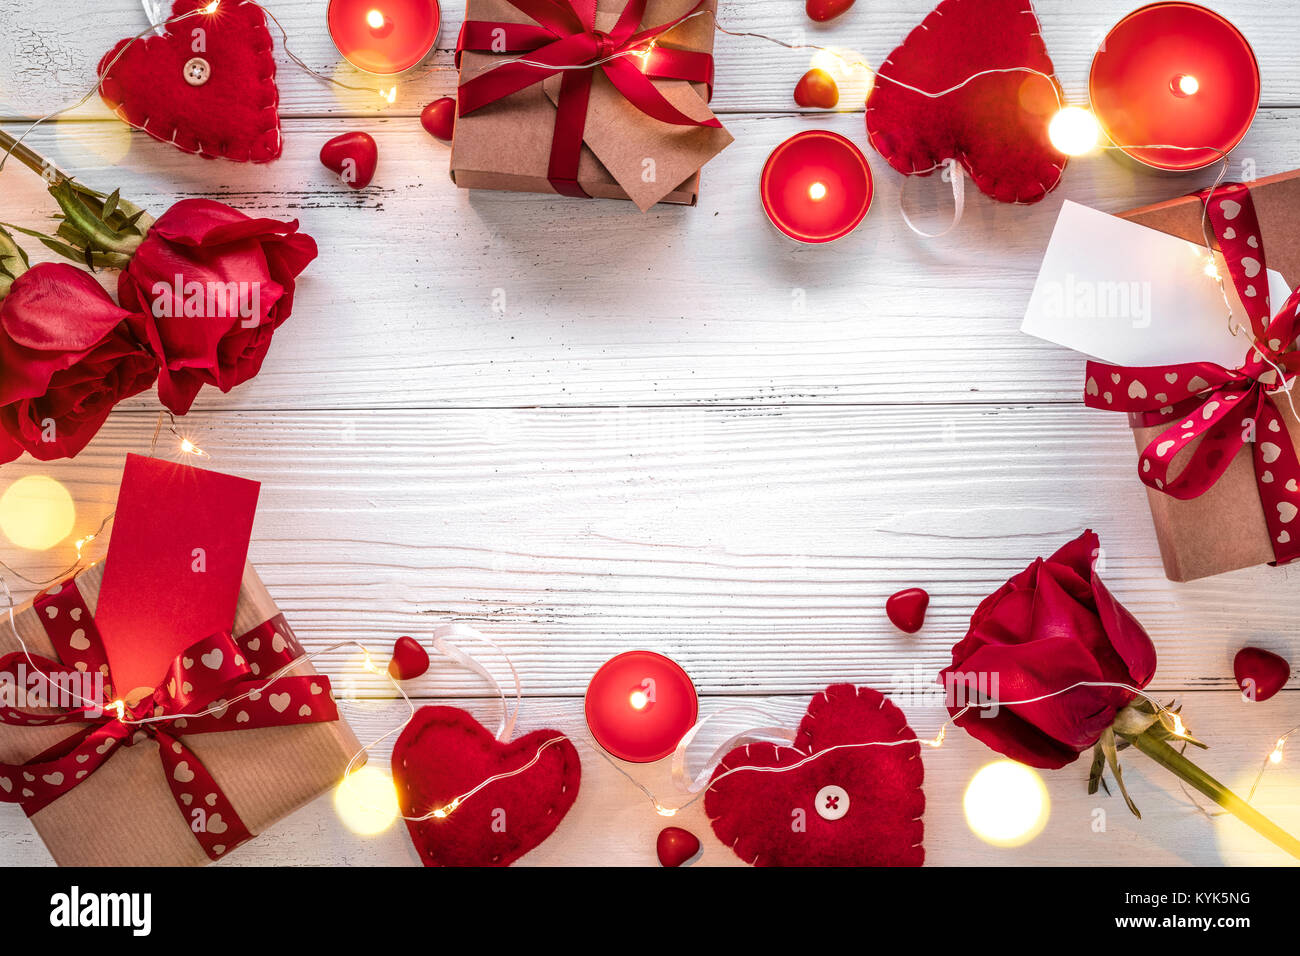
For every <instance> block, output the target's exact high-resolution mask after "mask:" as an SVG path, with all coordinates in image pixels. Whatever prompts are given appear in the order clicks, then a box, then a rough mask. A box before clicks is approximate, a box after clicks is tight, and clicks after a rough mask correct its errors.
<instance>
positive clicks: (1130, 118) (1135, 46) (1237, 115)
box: [1088, 3, 1260, 172]
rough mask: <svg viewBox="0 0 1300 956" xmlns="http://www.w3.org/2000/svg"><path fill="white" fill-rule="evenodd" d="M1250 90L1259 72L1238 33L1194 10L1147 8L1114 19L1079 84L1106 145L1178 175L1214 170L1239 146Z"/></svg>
mask: <svg viewBox="0 0 1300 956" xmlns="http://www.w3.org/2000/svg"><path fill="white" fill-rule="evenodd" d="M1259 90H1260V81H1259V64H1258V62H1256V60H1255V53H1254V51H1253V50H1252V49H1251V48H1250V44H1249V43H1248V42H1247V41H1246V38H1245V37H1244V36H1242V34H1241V31H1239V30H1238V29H1237V28H1236V27H1234V26H1233V25H1232V24H1231V23H1229V22H1228V21H1227V20H1226V19H1224V18H1223V17H1222V16H1220V15H1219V14H1217V13H1215V12H1214V11H1213V10H1207V9H1206V8H1205V7H1201V6H1197V5H1196V4H1194V3H1153V4H1150V5H1149V6H1145V7H1142V8H1141V9H1139V10H1135V11H1133V12H1132V13H1130V14H1129V15H1128V16H1126V17H1125V18H1124V19H1122V20H1120V22H1119V23H1117V24H1116V25H1115V27H1114V28H1113V29H1112V30H1111V31H1110V33H1108V34H1107V35H1106V40H1105V42H1104V43H1103V44H1102V46H1101V49H1100V50H1098V51H1097V55H1096V56H1094V57H1093V60H1092V71H1091V73H1090V75H1089V78H1088V91H1089V97H1090V99H1091V100H1092V109H1093V112H1094V113H1096V115H1097V121H1098V122H1099V123H1100V124H1101V128H1102V130H1103V131H1104V132H1105V133H1106V135H1107V136H1108V137H1109V138H1110V140H1111V142H1113V143H1114V144H1115V145H1116V146H1118V147H1119V148H1120V149H1121V150H1122V151H1123V152H1124V153H1125V154H1126V155H1128V156H1129V157H1131V158H1132V159H1135V160H1137V161H1138V162H1139V163H1142V164H1144V165H1146V166H1150V167H1153V168H1155V169H1162V170H1173V171H1179V172H1181V171H1186V170H1193V169H1201V168H1203V167H1205V166H1208V165H1210V164H1212V163H1214V162H1217V161H1218V160H1220V159H1222V158H1223V155H1224V154H1226V153H1227V152H1229V151H1230V150H1232V149H1233V148H1234V147H1236V146H1237V144H1238V143H1240V142H1241V140H1242V137H1244V136H1245V135H1246V131H1247V130H1248V129H1250V124H1251V123H1252V122H1253V120H1254V118H1255V111H1256V110H1257V109H1258V108H1259ZM1162 146H1174V147H1182V148H1178V149H1168V148H1161V147H1162Z"/></svg>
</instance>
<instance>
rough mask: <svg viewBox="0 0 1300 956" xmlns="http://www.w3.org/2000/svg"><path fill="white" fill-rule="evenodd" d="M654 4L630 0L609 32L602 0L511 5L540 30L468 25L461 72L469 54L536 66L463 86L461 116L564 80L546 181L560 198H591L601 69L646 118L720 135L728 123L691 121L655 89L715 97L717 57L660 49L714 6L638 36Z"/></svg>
mask: <svg viewBox="0 0 1300 956" xmlns="http://www.w3.org/2000/svg"><path fill="white" fill-rule="evenodd" d="M647 2H648V0H628V3H627V5H626V6H625V7H624V8H623V12H622V13H621V14H620V15H619V18H618V22H617V23H616V24H615V25H614V28H613V29H612V30H610V31H609V32H608V33H605V32H603V31H601V30H597V29H596V25H595V24H596V0H509V3H510V5H511V6H513V7H515V8H516V9H517V10H519V11H520V12H522V13H524V14H525V15H527V16H529V17H531V18H532V19H533V20H534V21H536V23H537V24H538V25H537V26H534V25H532V24H519V23H500V22H493V21H490V20H467V21H466V22H465V24H464V25H463V26H462V27H461V30H460V38H459V39H458V40H457V41H456V65H457V66H458V67H459V66H460V58H461V54H462V53H464V52H465V51H466V50H469V51H471V52H474V53H494V54H520V53H527V54H528V60H529V61H530V62H529V63H521V62H506V63H502V64H501V65H500V66H495V67H493V68H491V69H489V70H486V71H484V72H483V73H480V74H479V75H478V76H474V77H471V78H469V79H468V80H465V81H463V82H462V83H461V84H460V88H459V90H458V93H457V99H458V103H459V107H458V109H459V113H460V115H461V116H465V115H467V114H469V113H472V112H474V111H475V110H478V109H482V108H483V107H484V106H487V105H488V104H489V103H495V102H497V101H499V100H501V99H504V98H505V97H507V96H510V95H512V94H514V93H518V92H519V91H520V90H523V89H527V88H528V87H530V86H532V85H533V84H534V83H541V82H542V81H544V80H546V79H547V78H548V77H551V76H554V75H555V74H557V73H562V74H563V77H562V79H561V82H560V95H559V98H558V100H557V104H556V110H555V131H554V133H553V135H552V138H551V158H550V164H549V167H548V169H547V178H548V179H549V180H550V182H551V186H552V187H553V188H554V189H555V191H556V192H558V193H561V194H562V195H565V196H575V197H586V196H587V192H586V190H584V189H583V188H582V187H581V186H580V185H578V162H579V160H580V159H581V157H582V137H583V131H584V128H585V126H586V122H587V104H588V102H589V100H590V98H591V84H592V80H593V78H594V74H595V71H596V70H600V71H601V72H603V73H604V74H605V76H606V77H607V78H608V79H609V81H610V82H611V83H612V84H614V87H615V89H617V90H618V91H619V92H620V93H622V94H623V96H624V97H625V98H626V99H627V101H628V102H629V103H631V104H632V105H633V106H635V107H636V108H637V109H638V110H640V111H641V112H642V113H644V114H646V115H647V116H650V117H653V118H654V119H657V120H659V121H660V122H663V123H670V124H672V125H675V126H710V127H714V128H719V129H720V128H721V127H722V124H721V123H720V122H719V121H718V120H717V119H716V118H711V119H707V120H697V119H692V118H691V117H689V116H687V115H686V114H685V113H683V112H682V111H681V110H679V109H678V108H677V107H675V106H673V104H672V103H670V102H669V101H668V100H667V98H665V97H664V95H663V94H662V93H661V92H659V89H658V88H657V87H656V86H655V85H654V83H653V82H651V81H652V80H655V79H662V80H689V81H691V82H694V83H705V84H707V85H708V88H709V96H710V97H712V95H713V57H712V56H711V55H710V54H708V53H699V52H696V51H692V50H672V49H664V48H662V47H660V46H658V45H657V44H655V43H653V41H655V40H657V39H658V38H659V37H661V36H663V35H664V34H665V33H667V32H668V31H670V30H672V29H674V28H676V27H678V26H680V25H681V24H682V23H683V22H685V21H686V20H687V19H688V18H689V17H691V16H692V15H694V14H696V13H698V12H699V11H700V10H703V9H704V8H705V6H706V4H707V2H708V0H700V2H699V3H697V4H696V5H695V6H694V7H692V8H691V9H690V10H689V11H687V12H686V13H684V14H682V15H681V16H680V17H678V18H677V19H675V20H671V21H669V22H668V23H665V24H662V25H661V26H657V27H650V28H648V29H645V30H637V27H638V26H639V25H640V23H641V18H642V17H643V16H644V15H645V8H646V3H647ZM611 58H612V59H611ZM533 64H546V65H544V66H536V65H533ZM579 67H586V68H585V69H579Z"/></svg>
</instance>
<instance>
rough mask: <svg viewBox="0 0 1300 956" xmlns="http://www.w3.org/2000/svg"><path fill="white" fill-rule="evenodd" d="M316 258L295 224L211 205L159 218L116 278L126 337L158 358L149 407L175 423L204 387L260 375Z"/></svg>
mask: <svg viewBox="0 0 1300 956" xmlns="http://www.w3.org/2000/svg"><path fill="white" fill-rule="evenodd" d="M315 258H316V243H315V241H314V240H313V239H312V238H311V237H310V236H307V235H304V234H302V233H299V232H298V223H297V222H296V221H294V222H280V221H278V220H275V219H253V218H250V217H249V216H246V215H244V214H243V213H242V212H239V211H238V210H236V209H232V208H231V207H229V206H227V205H225V204H223V203H219V202H214V201H212V200H210V199H185V200H182V201H181V202H178V203H177V204H176V205H174V206H172V207H171V208H170V209H169V210H167V212H165V213H163V214H162V215H161V216H160V217H158V221H157V222H155V223H154V224H153V226H152V227H151V228H150V229H149V231H148V233H147V234H146V235H145V238H144V241H143V242H142V243H141V244H140V247H139V248H138V249H137V250H136V251H135V253H134V255H132V257H131V261H130V263H129V264H128V265H127V267H126V269H125V270H124V271H123V272H122V274H121V275H120V276H119V277H118V286H117V292H118V299H119V300H120V301H121V303H122V305H123V306H124V307H126V308H128V309H131V310H133V311H135V312H136V313H137V314H136V315H135V316H134V317H133V318H132V328H133V329H134V331H135V332H136V334H137V335H138V336H139V338H140V340H141V341H143V342H145V343H146V344H147V345H148V346H149V348H150V349H151V350H152V351H153V353H154V354H155V355H156V356H157V357H158V361H159V363H160V364H161V366H162V368H161V370H160V373H159V379H158V397H159V398H160V399H161V401H162V403H163V404H164V405H166V406H167V407H168V408H169V409H171V410H172V411H173V412H175V413H176V414H178V415H184V414H185V413H186V412H188V411H189V410H190V406H191V405H192V404H193V402H194V398H195V396H196V395H198V393H199V389H201V388H202V387H203V386H204V385H215V386H216V387H217V388H219V389H221V391H223V392H229V391H230V390H231V389H232V388H234V387H236V386H237V385H241V384H242V383H244V382H246V381H248V380H249V379H251V378H252V377H253V376H255V375H256V374H257V373H258V372H259V371H260V370H261V368H262V361H263V360H264V359H265V358H266V353H267V350H268V349H269V348H270V347H271V337H272V336H273V335H274V334H275V330H276V329H278V328H279V327H280V325H281V324H282V323H283V322H284V321H285V320H286V319H287V318H289V314H290V313H291V312H292V310H293V294H294V280H295V279H296V278H297V276H298V275H299V273H301V272H302V270H303V269H305V268H306V267H307V264H308V263H310V262H311V261H312V260H313V259H315Z"/></svg>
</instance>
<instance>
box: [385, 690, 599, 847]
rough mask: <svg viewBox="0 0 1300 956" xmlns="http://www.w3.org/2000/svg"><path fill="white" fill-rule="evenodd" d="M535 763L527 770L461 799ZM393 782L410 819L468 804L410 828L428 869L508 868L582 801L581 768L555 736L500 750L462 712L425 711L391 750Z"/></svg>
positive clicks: (542, 733) (541, 733) (537, 735)
mask: <svg viewBox="0 0 1300 956" xmlns="http://www.w3.org/2000/svg"><path fill="white" fill-rule="evenodd" d="M556 738H559V740H558V741H556V742H555V743H550V744H547V741H552V740H555V739H556ZM543 744H547V745H546V746H545V747H543ZM534 758H536V759H537V762H536V763H534V764H533V765H532V766H530V767H528V769H527V770H522V772H520V773H516V774H515V775H514V776H508V777H503V778H501V779H499V780H493V781H492V782H491V783H489V784H488V785H487V786H485V787H484V788H483V789H482V790H479V791H478V792H477V793H475V794H474V795H473V796H464V795H465V794H468V793H469V791H470V790H473V789H474V788H475V787H477V786H479V784H481V783H483V782H484V781H485V780H487V779H488V778H490V777H494V776H496V775H497V774H504V773H510V772H512V771H519V770H521V768H523V767H524V766H525V765H527V764H529V763H530V762H531V761H532V760H533V759H534ZM393 780H394V782H395V783H396V785H397V800H398V805H399V806H400V807H401V809H402V815H403V816H406V817H420V816H425V815H426V814H429V813H432V812H433V811H435V810H445V809H447V808H448V807H449V806H450V805H451V802H452V801H453V800H455V799H456V798H458V797H464V799H463V801H462V802H461V803H460V804H459V805H458V806H456V807H454V808H453V809H450V810H449V811H448V812H447V815H446V816H444V817H442V818H438V817H431V818H430V819H427V820H419V821H411V820H407V821H406V827H407V830H408V831H410V834H411V841H412V842H413V843H414V844H415V849H416V850H417V851H418V852H419V854H420V859H421V860H423V861H424V865H425V866H509V865H510V864H511V863H513V862H514V861H515V860H517V859H519V858H520V857H521V856H523V855H524V854H525V853H527V852H528V851H529V850H531V849H533V848H534V847H536V846H538V845H539V844H540V843H541V842H542V841H543V840H545V839H546V838H547V837H549V836H550V835H551V833H552V832H554V830H555V828H556V827H557V826H559V823H560V821H561V820H563V819H564V815H565V814H566V813H568V812H569V808H570V807H572V806H573V801H574V800H575V799H577V796H578V786H579V784H580V783H581V782H582V764H581V762H580V761H579V760H578V751H577V750H575V749H574V747H573V744H572V742H571V741H570V740H569V739H568V738H567V737H565V736H564V735H563V734H561V733H559V732H558V731H554V730H535V731H533V732H532V733H531V734H527V735H526V736H523V737H520V738H519V739H518V740H515V741H512V742H510V743H501V742H500V741H498V740H496V739H495V738H494V737H493V736H492V735H491V734H490V733H488V732H487V731H486V730H485V729H484V728H483V725H482V724H480V723H479V722H478V721H477V720H475V719H474V718H473V717H471V716H470V715H469V714H467V713H465V711H463V710H460V709H458V708H456V707H421V708H420V709H419V710H418V711H416V712H415V716H414V717H412V718H411V722H410V723H409V724H407V725H406V729H405V730H403V731H402V735H401V736H400V737H398V738H397V743H396V745H394V747H393Z"/></svg>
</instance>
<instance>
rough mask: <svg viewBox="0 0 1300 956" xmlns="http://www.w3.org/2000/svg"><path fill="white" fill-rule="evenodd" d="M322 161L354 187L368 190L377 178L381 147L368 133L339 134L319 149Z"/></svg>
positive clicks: (322, 163)
mask: <svg viewBox="0 0 1300 956" xmlns="http://www.w3.org/2000/svg"><path fill="white" fill-rule="evenodd" d="M320 161H321V165H323V166H324V167H325V168H326V169H330V170H333V171H334V172H336V173H338V174H339V178H340V179H342V180H343V182H345V183H347V184H348V185H349V186H351V187H352V188H353V189H365V188H366V187H367V186H369V185H370V181H371V180H372V179H374V178H375V167H376V166H378V165H379V147H378V146H377V145H376V144H375V138H374V137H373V136H371V135H370V134H369V133H363V132H361V131H360V130H354V131H353V132H351V133H340V134H339V135H338V136H335V137H334V138H333V139H331V140H327V141H326V142H325V145H324V146H322V147H321V148H320Z"/></svg>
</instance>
